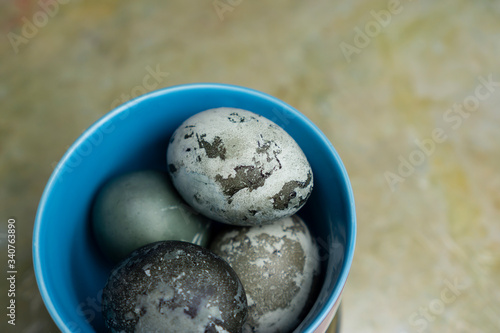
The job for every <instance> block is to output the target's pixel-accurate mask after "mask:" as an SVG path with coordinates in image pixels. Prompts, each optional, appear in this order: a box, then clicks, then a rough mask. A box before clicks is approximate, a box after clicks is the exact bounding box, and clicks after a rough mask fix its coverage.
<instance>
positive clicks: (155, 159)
mask: <svg viewBox="0 0 500 333" xmlns="http://www.w3.org/2000/svg"><path fill="white" fill-rule="evenodd" d="M222 106H225V107H236V108H242V109H247V110H250V111H253V112H255V113H258V114H261V115H263V116H265V117H267V118H269V119H271V120H273V121H274V122H275V123H277V124H278V125H279V126H281V127H282V128H284V129H285V130H286V131H287V132H288V133H289V134H290V135H291V136H292V137H293V138H294V139H295V140H296V141H297V142H298V144H299V145H300V146H301V148H302V150H303V151H304V152H305V154H306V156H307V158H308V160H309V162H310V164H311V167H312V169H313V173H314V190H313V194H312V195H311V197H310V199H309V200H308V202H307V204H306V205H305V206H304V207H303V208H302V209H301V210H300V215H301V216H302V217H303V218H304V219H305V221H306V222H307V223H308V225H309V227H310V229H311V232H312V233H313V235H314V236H315V237H316V239H317V241H318V244H319V246H320V250H321V253H320V260H321V264H322V268H323V269H322V272H323V273H322V286H321V289H320V291H319V296H318V298H317V300H316V303H315V304H314V306H313V308H312V309H311V311H310V312H309V314H308V315H307V317H306V318H305V320H304V321H303V322H302V323H301V325H300V327H298V328H297V330H296V332H313V331H314V329H315V328H317V327H318V326H319V325H320V324H321V322H322V321H323V320H324V319H325V317H326V316H327V314H328V312H329V311H330V310H331V309H332V307H333V306H334V304H335V302H336V301H337V299H338V298H339V297H340V295H341V292H342V288H343V287H344V284H345V282H346V279H347V276H348V273H349V270H350V266H351V262H352V258H353V254H354V245H355V234H356V222H355V210H354V200H353V195H352V189H351V186H350V183H349V179H348V175H347V173H346V171H345V168H344V166H343V164H342V161H341V159H340V158H339V156H338V154H337V153H336V151H335V149H334V148H333V146H332V144H331V143H330V142H329V141H328V139H327V138H326V137H325V135H324V134H323V133H322V132H321V131H320V130H319V129H318V128H317V127H316V126H315V125H314V124H313V123H312V122H311V121H310V120H308V119H307V118H306V117H305V116H304V115H302V114H301V113H299V112H298V111H297V110H295V109H294V108H292V107H291V106H289V105H287V104H285V103H283V102H282V101H280V100H278V99H276V98H274V97H272V96H269V95H267V94H264V93H262V92H258V91H255V90H252V89H248V88H243V87H238V86H232V85H225V84H211V83H202V84H187V85H180V86H174V87H169V88H165V89H162V90H158V91H155V92H152V93H149V94H147V95H144V96H141V97H139V98H136V99H134V100H132V101H130V102H127V103H125V104H124V105H122V106H119V107H118V108H116V109H114V110H113V111H111V112H110V113H108V114H107V115H105V116H104V117H102V118H101V119H100V120H99V121H97V122H96V123H95V124H93V125H92V126H91V127H90V128H89V129H87V130H86V131H85V132H84V133H83V134H82V135H81V136H80V138H78V139H77V140H76V142H75V143H74V144H73V145H72V146H71V147H70V148H69V149H68V151H67V152H66V154H65V155H64V156H63V158H62V159H61V161H60V162H59V164H58V165H57V167H56V169H55V170H54V172H53V174H52V175H51V177H50V179H49V181H48V183H47V186H46V188H45V191H44V193H43V195H42V198H41V201H40V204H39V207H38V212H37V216H36V221H35V228H34V234H33V261H34V268H35V275H36V278H37V282H38V286H39V289H40V293H41V295H42V298H43V300H44V302H45V305H46V307H47V309H48V311H49V313H50V314H51V316H52V318H53V319H54V321H55V323H56V324H57V325H58V326H59V328H60V329H61V330H62V331H63V332H94V331H97V332H102V331H104V323H103V318H102V315H101V311H100V297H101V293H102V288H103V287H104V285H105V283H106V279H107V277H108V274H109V273H110V270H111V268H112V266H111V265H110V263H109V262H107V261H106V260H105V259H103V257H102V255H101V254H100V252H99V250H98V248H97V246H96V244H95V242H94V239H93V236H92V233H91V230H90V218H89V212H90V210H91V205H92V201H93V198H94V196H95V194H96V192H97V191H98V189H99V188H100V187H101V186H102V185H103V183H104V182H106V181H107V180H108V179H109V178H110V177H112V176H114V175H117V174H120V173H123V172H127V171H132V170H139V169H147V168H157V169H163V170H166V158H165V156H166V148H167V144H168V141H169V138H170V135H171V134H172V133H173V131H174V130H175V129H176V128H177V126H179V125H180V124H181V123H182V122H183V121H184V120H185V119H187V118H188V117H190V116H191V115H193V114H195V113H197V112H200V111H203V110H206V109H210V108H216V107H222Z"/></svg>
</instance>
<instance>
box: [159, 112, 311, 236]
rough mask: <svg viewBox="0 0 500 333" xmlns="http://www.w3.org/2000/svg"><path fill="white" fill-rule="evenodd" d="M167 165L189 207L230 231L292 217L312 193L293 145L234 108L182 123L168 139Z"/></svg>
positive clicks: (269, 125) (255, 116) (306, 166)
mask: <svg viewBox="0 0 500 333" xmlns="http://www.w3.org/2000/svg"><path fill="white" fill-rule="evenodd" d="M167 164H168V169H169V172H170V175H171V176H172V181H173V184H174V186H175V187H176V188H177V190H178V191H179V193H180V194H181V196H182V197H183V198H184V200H186V202H187V203H188V204H189V205H190V206H192V207H193V208H194V209H195V210H197V211H199V212H200V213H202V214H204V215H206V216H208V217H209V218H211V219H214V220H217V221H219V222H223V223H228V224H233V225H243V226H252V225H260V224H268V223H272V222H273V221H276V220H278V219H280V218H283V217H286V216H291V215H293V214H295V213H296V212H297V211H298V210H299V209H300V208H301V207H302V206H303V205H304V204H305V202H306V200H307V199H308V198H309V195H310V194H311V191H312V188H313V173H312V170H311V166H310V165H309V162H308V161H307V158H306V156H305V155H304V153H303V151H302V150H301V148H300V147H299V145H298V144H297V142H295V140H294V139H293V138H292V137H291V136H290V135H289V134H288V133H287V132H286V131H285V130H284V129H282V128H281V127H279V126H278V125H276V124H275V123H274V122H272V121H271V120H269V119H267V118H265V117H263V116H260V115H258V114H256V113H253V112H250V111H246V110H241V109H235V108H217V109H210V110H206V111H203V112H200V113H197V114H195V115H194V116H192V117H190V118H189V119H187V120H186V121H185V122H184V123H182V124H181V125H180V126H179V127H178V128H177V130H176V131H175V132H174V134H173V135H172V137H171V140H170V144H169V146H168V149H167Z"/></svg>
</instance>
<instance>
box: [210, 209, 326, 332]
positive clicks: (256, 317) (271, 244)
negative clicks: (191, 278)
mask: <svg viewBox="0 0 500 333" xmlns="http://www.w3.org/2000/svg"><path fill="white" fill-rule="evenodd" d="M210 249H211V250H212V251H213V252H215V253H216V254H218V255H219V256H220V257H221V258H223V259H224V260H226V261H227V262H228V263H229V264H230V265H231V267H232V268H233V269H234V270H235V272H236V273H237V274H238V276H239V277H240V279H241V283H242V284H243V287H244V288H245V292H246V295H247V300H248V319H247V322H246V323H245V325H244V328H243V332H244V333H282V332H291V331H292V330H293V329H294V328H295V327H297V326H298V325H299V324H300V322H301V320H302V319H303V318H304V316H305V315H306V314H307V312H308V310H309V309H310V306H311V304H312V302H313V301H314V297H315V295H316V290H315V285H317V280H318V276H319V275H318V274H319V270H320V265H319V257H318V248H317V245H316V242H315V241H314V239H313V238H312V237H311V234H310V233H309V230H308V228H307V226H306V225H305V223H304V222H303V221H302V220H301V219H300V218H299V217H298V216H297V215H293V216H291V217H286V218H283V219H281V220H279V221H276V222H274V223H273V224H269V225H264V226H254V227H227V228H225V229H224V231H223V232H220V233H218V234H217V237H216V238H215V239H214V241H213V242H212V243H211V245H210Z"/></svg>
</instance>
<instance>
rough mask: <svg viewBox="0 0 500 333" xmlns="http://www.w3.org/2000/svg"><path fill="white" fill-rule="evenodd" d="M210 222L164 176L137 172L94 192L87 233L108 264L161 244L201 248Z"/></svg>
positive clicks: (115, 179)
mask: <svg viewBox="0 0 500 333" xmlns="http://www.w3.org/2000/svg"><path fill="white" fill-rule="evenodd" d="M210 227H211V220H209V219H207V218H206V217H204V216H203V215H201V214H199V213H197V212H195V211H194V210H192V209H191V207H190V206H188V205H187V204H186V203H185V202H184V201H183V199H182V198H181V197H180V196H179V195H178V193H177V191H176V190H175V188H174V187H173V186H172V184H171V182H170V179H169V176H168V174H167V173H164V172H161V171H156V170H145V171H136V172H131V173H127V174H123V175H120V176H117V177H115V178H113V179H111V180H110V181H108V182H107V183H106V184H104V186H103V187H102V188H101V189H100V190H99V192H98V193H97V196H96V198H95V201H94V205H93V209H92V229H93V232H94V235H95V239H96V241H97V243H98V245H99V247H100V249H101V250H102V252H103V253H104V254H105V255H106V257H108V258H109V259H110V260H112V261H113V262H118V261H120V260H122V259H124V258H125V257H126V256H127V255H128V254H130V253H131V252H132V251H134V250H136V249H138V248H140V247H142V246H144V245H147V244H149V243H153V242H157V241H163V240H177V241H185V242H190V243H193V244H196V245H200V246H203V247H205V246H206V245H207V242H208V239H209V234H210Z"/></svg>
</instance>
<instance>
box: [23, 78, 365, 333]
mask: <svg viewBox="0 0 500 333" xmlns="http://www.w3.org/2000/svg"><path fill="white" fill-rule="evenodd" d="M193 89H218V90H226V91H231V90H232V91H237V92H241V93H245V94H251V95H254V96H256V97H257V98H260V99H267V100H270V101H272V102H273V104H276V105H279V106H280V107H282V109H286V110H288V111H291V112H293V113H294V114H295V116H297V117H298V118H300V120H301V121H302V122H304V123H306V124H307V125H308V126H309V127H310V128H312V129H313V130H314V132H315V133H316V134H317V135H318V137H319V138H321V140H322V141H323V143H324V144H325V145H326V146H327V147H329V149H330V151H331V153H332V154H333V156H334V158H335V160H336V162H337V164H338V166H339V169H340V170H341V172H342V179H343V185H344V186H345V188H344V190H345V192H346V193H347V197H348V202H349V211H348V214H347V215H348V216H349V217H350V219H349V220H347V221H346V222H347V223H348V228H347V244H346V252H345V260H344V263H343V265H342V269H341V272H340V274H339V277H338V280H337V283H336V286H335V288H334V292H333V293H332V294H330V296H329V298H328V300H327V302H326V303H325V306H324V307H323V308H322V310H321V311H320V313H319V315H318V316H317V317H316V318H315V319H314V320H313V322H312V324H311V325H310V326H309V328H308V330H307V331H306V332H304V333H308V332H313V331H314V330H315V329H316V328H317V327H318V326H319V325H320V324H321V323H322V322H323V321H324V320H325V319H326V317H327V316H328V314H329V312H330V311H331V309H332V308H333V307H334V306H335V303H336V302H337V300H339V298H340V297H341V295H342V292H343V288H344V286H345V284H346V282H347V278H348V275H349V272H350V269H351V265H352V261H353V257H354V249H355V244H356V231H357V230H356V228H357V225H356V209H355V202H354V194H353V191H352V186H351V183H350V181H349V176H348V173H347V170H346V168H345V166H344V164H343V162H342V160H341V158H340V156H339V154H338V153H337V151H336V150H335V148H334V147H333V145H332V143H331V142H330V140H328V138H327V137H326V136H325V134H324V133H323V132H322V131H321V130H320V129H319V128H318V127H317V126H316V124H314V123H313V122H312V121H311V120H310V119H308V118H307V117H306V116H305V115H303V114H302V113H301V112H299V111H298V110H296V109H295V108H294V107H292V106H291V105H289V104H287V103H285V102H283V101H281V100H280V99H278V98H276V97H274V96H271V95H269V94H267V93H264V92H261V91H258V90H255V89H253V88H247V87H243V86H238V85H233V84H226V83H210V82H204V83H203V82H202V83H186V84H180V85H175V86H169V87H165V88H161V89H158V90H155V91H152V92H149V93H146V94H144V95H141V96H139V97H136V98H134V99H132V100H130V101H128V102H125V103H123V104H121V105H119V106H117V107H116V108H114V109H112V110H111V111H109V112H108V113H106V114H105V115H103V116H102V117H101V118H99V119H98V120H97V121H96V122H94V123H93V124H92V125H91V126H90V127H88V128H87V129H86V130H85V131H84V132H83V133H82V134H81V135H80V136H79V137H78V138H77V139H76V140H75V141H74V142H73V144H72V145H71V146H70V147H69V148H68V149H67V151H66V152H65V154H64V155H63V157H62V158H61V160H60V161H59V163H58V164H57V166H56V167H55V169H54V171H53V172H52V174H51V176H50V178H49V180H48V181H47V184H46V186H45V188H44V191H43V193H42V196H41V199H40V202H39V205H38V209H37V213H36V217H35V224H34V229H33V241H32V255H33V267H34V272H35V277H36V281H37V284H38V289H39V291H40V294H41V296H42V299H43V301H44V303H45V306H46V308H47V310H48V312H49V313H50V315H51V317H52V319H53V320H54V322H55V323H56V324H57V326H58V327H59V328H60V329H67V326H66V323H65V322H64V321H63V319H62V318H61V317H60V316H59V314H58V311H57V310H56V308H55V306H54V304H53V303H52V300H51V298H50V294H49V292H48V290H47V286H46V284H45V281H44V278H43V277H44V274H43V268H42V262H41V261H42V260H41V256H40V248H39V246H38V241H39V239H40V235H41V229H42V216H43V215H44V209H45V205H46V203H47V201H48V200H49V197H50V193H51V191H52V188H53V187H54V186H55V184H56V182H57V178H58V176H59V173H60V172H61V170H62V169H63V168H62V167H63V165H64V164H65V163H66V161H67V160H68V159H69V157H70V156H71V155H72V154H73V153H74V152H75V151H76V149H77V147H79V145H80V144H81V143H83V142H84V141H85V140H87V138H89V137H90V136H91V135H92V133H94V132H95V131H96V130H97V129H99V128H100V127H101V126H102V125H103V124H105V123H106V122H108V121H109V120H110V119H113V118H114V117H116V116H117V115H118V114H120V113H121V112H124V111H125V110H128V109H130V108H132V107H133V106H134V105H136V104H139V103H141V102H142V101H144V100H147V99H150V98H154V97H157V96H160V95H164V94H169V93H173V92H176V91H181V90H193Z"/></svg>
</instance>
